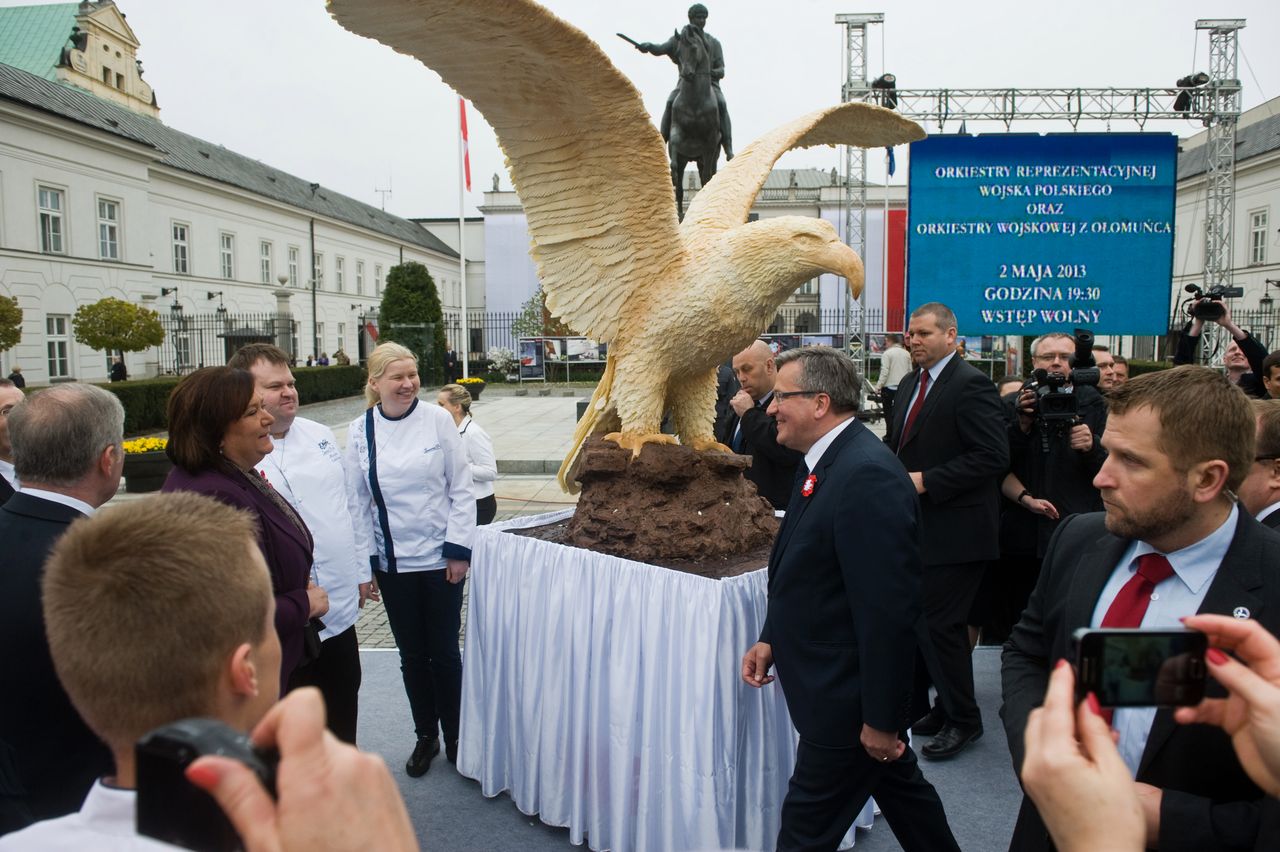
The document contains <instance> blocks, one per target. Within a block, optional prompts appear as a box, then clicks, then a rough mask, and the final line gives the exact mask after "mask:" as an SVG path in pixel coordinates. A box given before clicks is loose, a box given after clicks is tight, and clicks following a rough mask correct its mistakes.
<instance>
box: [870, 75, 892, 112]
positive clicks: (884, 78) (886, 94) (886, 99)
mask: <svg viewBox="0 0 1280 852" xmlns="http://www.w3.org/2000/svg"><path fill="white" fill-rule="evenodd" d="M871 88H873V89H877V90H879V95H880V97H879V99H880V106H882V107H884V108H885V109H897V108H898V78H897V77H895V76H894V75H892V74H890V73H888V72H887V71H886V72H885V73H884V74H881V75H880V76H879V77H877V78H875V79H874V80H872V81H871Z"/></svg>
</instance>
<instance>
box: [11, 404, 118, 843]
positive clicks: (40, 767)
mask: <svg viewBox="0 0 1280 852" xmlns="http://www.w3.org/2000/svg"><path fill="white" fill-rule="evenodd" d="M8 426H9V439H10V441H11V442H12V444H13V452H14V466H15V468H16V470H17V475H18V479H19V480H20V481H21V483H22V488H21V489H20V490H19V491H18V493H16V494H14V495H13V496H12V497H10V498H9V501H8V502H7V503H5V504H4V506H2V507H0V541H3V542H4V548H5V560H4V569H3V570H0V648H4V653H3V654H0V695H3V696H4V700H2V701H0V741H3V742H5V743H8V744H9V746H10V747H11V748H12V752H13V758H14V765H15V767H16V769H17V774H18V782H19V783H20V785H21V787H22V789H23V790H25V793H26V804H27V806H28V808H29V810H30V812H31V815H32V817H34V818H35V819H48V818H50V817H55V816H62V815H63V814H67V813H71V812H73V811H76V810H79V808H80V804H81V802H83V801H84V797H85V793H86V792H88V790H89V788H90V787H91V786H92V785H93V782H94V780H95V779H96V778H97V777H98V776H100V775H103V774H106V773H108V772H109V771H110V770H111V765H112V763H111V754H110V752H109V751H108V750H107V748H106V746H104V745H103V744H102V743H101V742H100V741H99V740H98V738H97V737H95V736H94V735H93V733H92V732H90V730H89V728H88V727H87V726H86V725H85V723H84V722H83V721H82V720H81V719H80V716H79V714H78V713H77V712H76V710H75V708H74V707H72V705H71V701H70V700H69V699H68V698H67V694H66V692H65V691H64V690H63V688H62V685H61V684H60V683H59V682H58V677H57V674H56V673H55V672H54V669H53V661H52V659H51V658H50V655H49V646H48V643H47V642H46V639H45V629H44V620H43V617H42V615H41V609H40V573H41V568H42V566H43V565H44V561H45V557H46V556H47V555H48V553H49V551H50V550H51V549H52V548H53V544H54V542H55V541H56V540H57V539H58V538H59V537H60V536H62V534H63V533H64V532H66V530H67V527H68V526H69V525H70V524H71V522H72V521H74V520H76V519H78V518H82V517H85V516H86V515H92V514H93V513H94V511H95V510H96V509H97V508H98V507H99V506H101V505H102V504H104V503H106V502H107V501H108V500H110V499H111V497H112V495H114V494H115V493H116V489H117V488H118V487H119V485H120V471H121V468H122V467H123V465H124V450H123V448H122V447H121V445H120V444H121V440H122V437H123V429H124V409H123V408H122V407H121V405H120V401H119V400H118V399H116V397H115V396H114V395H113V394H110V393H107V392H106V391H104V390H102V389H101V388H97V387H94V386H93V385H86V384H65V385H57V386H55V387H52V388H50V389H48V390H44V391H40V392H39V393H36V394H33V395H32V396H31V397H30V398H29V399H27V400H26V401H25V402H23V403H21V404H19V405H17V406H16V407H14V409H13V410H12V411H11V412H10V413H9V422H8Z"/></svg>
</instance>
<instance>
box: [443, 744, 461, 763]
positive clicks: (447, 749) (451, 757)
mask: <svg viewBox="0 0 1280 852" xmlns="http://www.w3.org/2000/svg"><path fill="white" fill-rule="evenodd" d="M444 757H445V760H447V761H449V762H450V763H452V764H454V765H455V766H456V765H457V764H458V741H457V740H445V742H444Z"/></svg>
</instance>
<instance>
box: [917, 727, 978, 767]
mask: <svg viewBox="0 0 1280 852" xmlns="http://www.w3.org/2000/svg"><path fill="white" fill-rule="evenodd" d="M981 738H982V728H980V727H977V726H974V727H972V728H961V727H959V726H957V725H952V724H950V723H948V724H947V725H944V726H943V728H942V730H941V731H938V733H937V735H936V736H934V738H933V742H931V743H929V744H928V745H926V746H925V747H924V748H922V749H920V755H921V756H922V757H925V758H927V759H929V760H946V759H947V758H948V757H955V756H956V755H957V754H959V753H960V752H962V751H964V750H965V749H966V748H968V746H969V744H970V743H972V742H976V741H977V740H979V739H981Z"/></svg>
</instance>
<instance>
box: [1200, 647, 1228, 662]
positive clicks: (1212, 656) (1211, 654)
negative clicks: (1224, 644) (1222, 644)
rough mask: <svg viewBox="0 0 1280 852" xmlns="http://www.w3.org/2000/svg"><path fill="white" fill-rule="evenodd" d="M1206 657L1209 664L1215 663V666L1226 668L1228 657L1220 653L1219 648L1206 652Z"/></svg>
mask: <svg viewBox="0 0 1280 852" xmlns="http://www.w3.org/2000/svg"><path fill="white" fill-rule="evenodd" d="M1204 655H1205V656H1206V657H1208V658H1209V662H1211V663H1213V664H1214V665H1215V666H1225V665H1226V664H1227V655H1226V654H1224V653H1222V652H1221V651H1219V650H1218V649H1217V648H1210V649H1209V650H1207V651H1205V652H1204Z"/></svg>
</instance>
